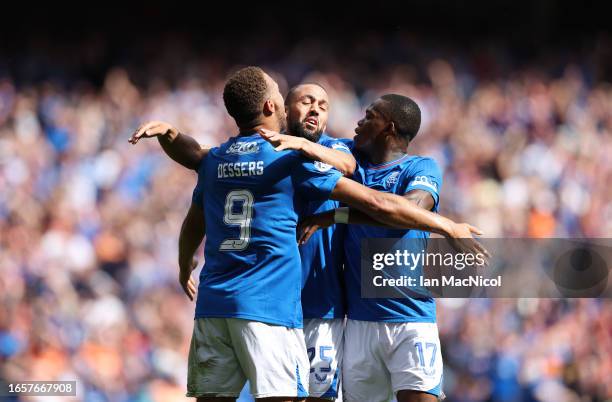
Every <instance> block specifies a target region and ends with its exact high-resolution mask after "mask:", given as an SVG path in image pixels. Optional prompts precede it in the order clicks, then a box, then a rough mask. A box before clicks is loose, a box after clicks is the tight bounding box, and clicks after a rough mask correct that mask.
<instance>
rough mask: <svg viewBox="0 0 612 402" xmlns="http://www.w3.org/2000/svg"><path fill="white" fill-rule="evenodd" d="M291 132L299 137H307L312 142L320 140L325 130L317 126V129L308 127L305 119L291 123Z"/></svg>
mask: <svg viewBox="0 0 612 402" xmlns="http://www.w3.org/2000/svg"><path fill="white" fill-rule="evenodd" d="M289 133H290V134H291V135H295V136H297V137H302V138H306V139H307V140H308V141H311V142H319V138H321V134H323V130H322V129H320V128H318V127H317V129H316V130H315V131H311V130H308V129H307V128H306V124H305V123H304V122H303V121H296V122H293V123H289Z"/></svg>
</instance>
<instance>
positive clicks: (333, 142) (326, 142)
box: [319, 133, 351, 152]
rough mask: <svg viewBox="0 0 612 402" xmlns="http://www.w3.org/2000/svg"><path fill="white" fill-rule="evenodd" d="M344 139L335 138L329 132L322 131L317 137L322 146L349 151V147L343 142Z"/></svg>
mask: <svg viewBox="0 0 612 402" xmlns="http://www.w3.org/2000/svg"><path fill="white" fill-rule="evenodd" d="M345 140H346V139H345V138H336V137H332V136H330V135H329V134H326V133H323V134H321V138H320V139H319V144H320V145H323V146H324V147H328V148H332V149H337V150H340V151H346V152H351V148H350V147H349V145H348V144H347V143H346V142H345Z"/></svg>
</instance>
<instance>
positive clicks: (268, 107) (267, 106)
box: [263, 99, 276, 116]
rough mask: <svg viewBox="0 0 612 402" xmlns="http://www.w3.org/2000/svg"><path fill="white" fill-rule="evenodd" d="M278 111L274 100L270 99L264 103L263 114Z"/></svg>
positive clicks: (268, 114) (271, 113)
mask: <svg viewBox="0 0 612 402" xmlns="http://www.w3.org/2000/svg"><path fill="white" fill-rule="evenodd" d="M275 111H276V105H275V104H274V102H272V100H271V99H268V100H267V101H265V102H264V105H263V114H264V116H272V115H273V114H274V112H275Z"/></svg>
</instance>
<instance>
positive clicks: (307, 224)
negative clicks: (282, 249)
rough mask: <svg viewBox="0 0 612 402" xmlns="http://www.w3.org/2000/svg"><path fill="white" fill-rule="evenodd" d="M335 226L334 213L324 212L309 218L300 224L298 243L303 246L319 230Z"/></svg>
mask: <svg viewBox="0 0 612 402" xmlns="http://www.w3.org/2000/svg"><path fill="white" fill-rule="evenodd" d="M333 224H334V211H333V210H332V211H328V212H322V213H320V214H315V215H311V216H309V217H307V218H306V219H304V220H303V221H301V222H300V223H299V224H298V227H297V242H298V244H299V245H300V246H301V245H302V244H305V243H306V242H307V241H308V239H310V237H311V236H312V235H313V234H314V232H316V231H317V230H319V229H325V228H327V227H330V226H331V225H333Z"/></svg>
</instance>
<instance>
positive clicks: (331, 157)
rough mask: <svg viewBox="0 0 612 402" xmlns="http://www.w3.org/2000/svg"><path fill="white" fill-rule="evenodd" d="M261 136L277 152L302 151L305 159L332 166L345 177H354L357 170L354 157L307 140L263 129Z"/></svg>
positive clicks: (260, 132) (260, 131)
mask: <svg viewBox="0 0 612 402" xmlns="http://www.w3.org/2000/svg"><path fill="white" fill-rule="evenodd" d="M259 134H260V135H261V136H262V138H263V139H265V140H266V141H268V142H269V143H270V144H272V146H273V147H274V149H276V150H277V151H283V150H286V149H292V150H295V151H300V152H301V153H302V154H303V155H304V156H305V157H307V158H310V159H312V160H315V161H320V162H323V163H326V164H328V165H332V166H333V167H335V168H336V169H338V170H339V171H340V172H342V174H343V175H345V176H352V175H353V172H355V169H356V168H357V162H356V161H355V157H353V155H351V154H348V153H346V152H342V151H338V150H337V149H332V148H328V147H324V146H323V145H320V144H317V143H314V142H311V141H308V140H307V139H306V138H302V137H298V136H294V135H288V134H280V133H277V132H275V131H270V130H265V129H261V130H259Z"/></svg>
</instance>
